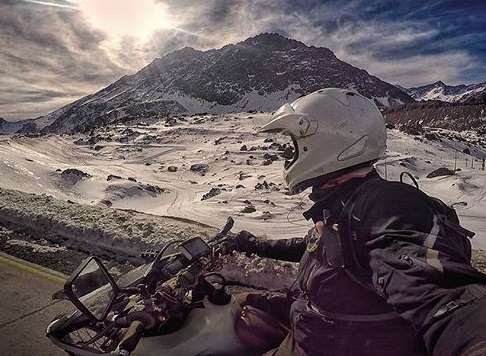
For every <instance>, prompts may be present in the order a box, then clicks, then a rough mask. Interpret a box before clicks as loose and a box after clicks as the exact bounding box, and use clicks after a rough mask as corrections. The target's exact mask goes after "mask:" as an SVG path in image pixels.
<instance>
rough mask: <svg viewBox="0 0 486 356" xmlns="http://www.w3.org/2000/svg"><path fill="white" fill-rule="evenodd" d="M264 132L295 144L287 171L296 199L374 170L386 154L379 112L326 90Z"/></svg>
mask: <svg viewBox="0 0 486 356" xmlns="http://www.w3.org/2000/svg"><path fill="white" fill-rule="evenodd" d="M261 131H265V132H282V133H284V134H286V135H289V136H290V137H291V138H292V142H293V145H294V156H293V158H292V159H290V160H288V161H286V162H285V167H284V179H285V182H286V183H287V186H288V187H289V190H290V192H291V193H298V192H300V191H302V190H304V189H306V188H307V187H310V186H315V185H318V184H324V183H325V182H328V181H329V180H332V179H334V178H336V177H339V176H342V175H343V174H347V173H348V172H351V171H354V170H356V169H359V168H362V167H366V166H371V165H372V164H373V163H374V162H376V161H377V160H378V159H379V158H380V157H382V156H383V154H384V152H385V149H386V130H385V123H384V120H383V116H382V115H381V113H380V111H379V110H378V108H377V107H376V105H375V104H374V103H373V102H372V101H371V100H369V99H367V98H365V97H364V96H362V95H360V94H358V93H356V92H354V91H351V90H347V89H337V88H328V89H321V90H318V91H316V92H314V93H311V94H308V95H305V96H303V97H301V98H299V99H297V100H295V101H294V102H293V103H291V104H285V105H283V106H282V107H281V108H280V109H279V110H277V111H276V112H275V114H274V115H273V117H272V119H271V121H270V122H269V123H267V124H266V125H264V126H263V127H262V128H261Z"/></svg>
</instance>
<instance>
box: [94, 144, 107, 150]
mask: <svg viewBox="0 0 486 356" xmlns="http://www.w3.org/2000/svg"><path fill="white" fill-rule="evenodd" d="M103 148H105V146H102V145H96V146H94V148H93V149H94V150H95V151H101V150H102V149H103Z"/></svg>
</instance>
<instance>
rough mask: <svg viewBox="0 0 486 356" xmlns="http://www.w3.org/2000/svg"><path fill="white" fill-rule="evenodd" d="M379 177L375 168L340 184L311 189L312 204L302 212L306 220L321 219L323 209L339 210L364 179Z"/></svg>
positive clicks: (315, 220)
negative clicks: (364, 174)
mask: <svg viewBox="0 0 486 356" xmlns="http://www.w3.org/2000/svg"><path fill="white" fill-rule="evenodd" d="M375 177H379V175H378V173H377V172H376V170H375V169H373V170H372V171H371V172H369V173H368V174H367V175H366V176H365V177H357V178H352V179H350V180H348V181H346V182H344V183H342V184H339V185H337V186H335V187H331V188H318V189H313V191H312V193H311V194H309V199H311V200H312V201H313V202H314V205H313V206H312V207H311V208H310V209H309V210H307V211H305V212H304V213H303V215H304V218H305V219H306V220H310V219H312V221H314V223H316V222H317V221H322V220H323V210H324V209H327V210H331V211H336V210H339V211H340V210H341V208H342V207H343V206H344V204H345V203H346V201H347V200H348V198H349V197H350V196H351V194H353V192H354V191H355V190H356V189H357V188H358V187H359V186H360V185H361V184H363V183H364V182H365V181H367V180H368V179H371V178H375Z"/></svg>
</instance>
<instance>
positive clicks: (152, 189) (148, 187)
mask: <svg viewBox="0 0 486 356" xmlns="http://www.w3.org/2000/svg"><path fill="white" fill-rule="evenodd" d="M143 189H145V190H146V191H147V192H151V193H153V194H154V195H159V194H162V193H163V192H164V189H162V188H160V187H159V186H157V185H151V184H146V185H145V186H143Z"/></svg>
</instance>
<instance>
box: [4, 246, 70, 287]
mask: <svg viewBox="0 0 486 356" xmlns="http://www.w3.org/2000/svg"><path fill="white" fill-rule="evenodd" d="M1 263H4V264H7V265H9V266H12V267H15V268H17V269H20V270H22V271H25V272H28V273H30V274H34V275H36V276H38V277H41V278H43V279H47V280H49V281H50V282H53V283H55V284H59V285H64V282H65V281H66V279H67V278H68V276H66V275H65V274H63V273H61V272H58V271H54V270H52V269H50V268H47V267H43V266H41V265H38V264H35V263H32V262H29V261H26V260H23V259H20V258H18V257H14V256H11V255H9V254H6V253H4V252H1V251H0V264H1Z"/></svg>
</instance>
